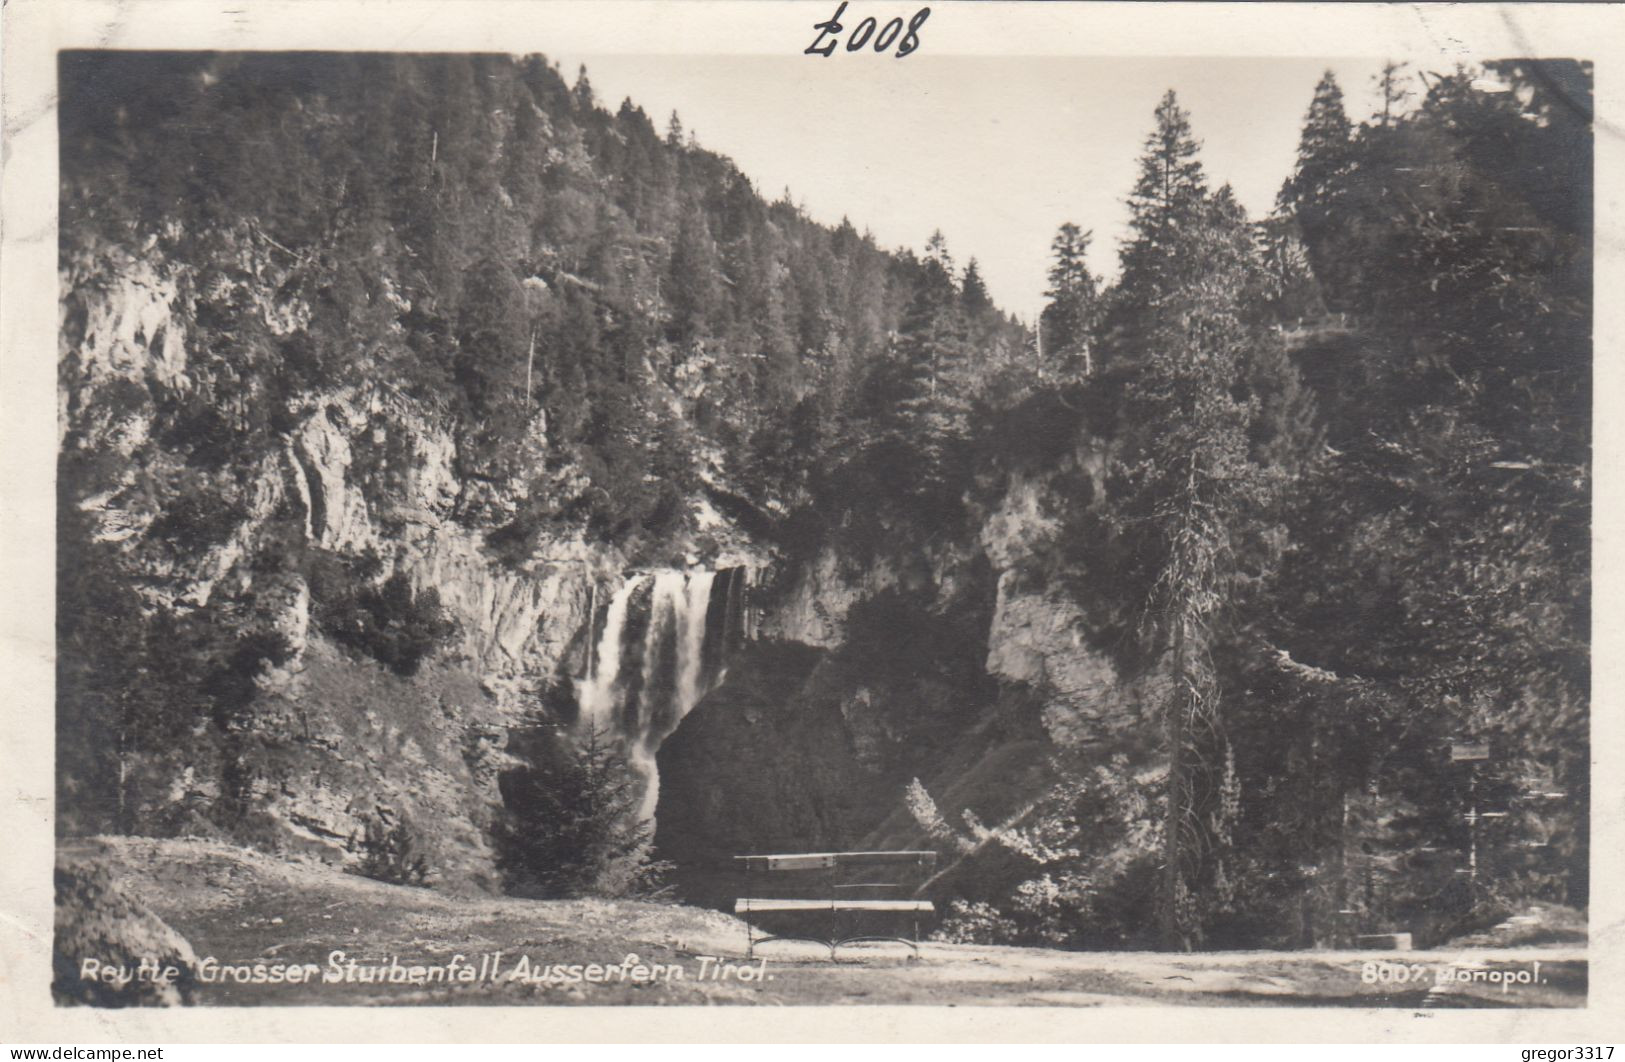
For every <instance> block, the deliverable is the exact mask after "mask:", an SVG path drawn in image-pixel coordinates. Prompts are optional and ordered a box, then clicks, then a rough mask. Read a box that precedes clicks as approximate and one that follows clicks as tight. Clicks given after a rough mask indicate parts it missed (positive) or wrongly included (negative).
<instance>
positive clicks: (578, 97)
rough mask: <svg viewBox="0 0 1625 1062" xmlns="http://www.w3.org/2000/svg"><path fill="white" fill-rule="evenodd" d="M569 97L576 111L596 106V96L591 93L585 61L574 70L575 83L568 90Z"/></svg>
mask: <svg viewBox="0 0 1625 1062" xmlns="http://www.w3.org/2000/svg"><path fill="white" fill-rule="evenodd" d="M570 98H571V100H572V101H573V102H574V103H575V107H576V110H578V111H583V112H586V111H590V110H592V109H593V108H594V107H596V106H598V97H597V96H596V95H595V94H594V93H593V90H592V82H591V81H589V80H588V79H587V64H586V63H582V64H581V68H580V69H579V70H577V71H576V83H575V87H574V88H573V89H571V90H570Z"/></svg>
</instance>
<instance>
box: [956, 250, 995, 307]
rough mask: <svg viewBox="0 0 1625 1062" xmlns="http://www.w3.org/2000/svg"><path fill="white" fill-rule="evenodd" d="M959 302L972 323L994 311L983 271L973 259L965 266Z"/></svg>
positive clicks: (960, 285) (960, 284)
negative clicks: (983, 278) (983, 277)
mask: <svg viewBox="0 0 1625 1062" xmlns="http://www.w3.org/2000/svg"><path fill="white" fill-rule="evenodd" d="M959 302H960V305H962V306H964V307H965V313H966V314H967V315H968V316H969V317H970V319H971V320H972V321H977V320H980V319H981V318H982V317H983V316H984V315H986V314H987V313H989V312H991V311H992V309H993V296H991V295H989V294H988V293H987V284H986V283H985V282H984V281H983V280H982V272H981V269H980V268H979V267H978V266H977V264H976V259H975V258H972V259H971V260H970V261H969V262H968V263H967V264H966V265H965V276H964V278H963V279H962V280H961V281H960V283H959Z"/></svg>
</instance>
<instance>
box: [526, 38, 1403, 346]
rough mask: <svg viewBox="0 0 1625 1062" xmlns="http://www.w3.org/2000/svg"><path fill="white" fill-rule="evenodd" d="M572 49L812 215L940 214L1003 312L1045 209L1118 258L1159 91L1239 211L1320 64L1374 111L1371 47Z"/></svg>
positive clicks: (1022, 307)
mask: <svg viewBox="0 0 1625 1062" xmlns="http://www.w3.org/2000/svg"><path fill="white" fill-rule="evenodd" d="M552 58H556V59H558V61H559V63H560V68H561V70H562V71H563V72H564V73H565V75H566V78H567V79H568V80H571V81H573V80H574V78H575V71H576V68H577V66H578V64H580V63H582V62H585V63H586V64H587V72H588V77H589V78H590V79H591V81H592V84H593V88H594V91H595V92H596V93H597V95H598V98H599V100H600V103H601V104H602V105H604V106H607V107H609V108H610V109H611V110H614V109H615V108H616V107H618V106H619V104H620V101H621V100H622V99H623V98H625V97H628V96H630V97H631V98H632V100H633V102H634V103H637V104H638V105H640V106H642V107H643V109H644V110H645V111H646V112H648V113H649V115H650V117H651V118H653V119H654V121H655V125H656V127H657V128H658V129H660V130H661V131H662V132H664V130H665V128H666V121H667V118H668V116H669V115H670V113H671V111H672V110H673V109H676V110H677V111H678V113H679V114H680V115H681V117H682V120H683V124H684V126H685V127H686V128H688V129H690V130H693V131H694V132H695V133H696V134H697V135H698V137H699V140H700V143H701V144H702V145H704V146H705V147H707V148H710V149H711V150H714V151H718V152H721V153H722V154H724V155H728V156H730V157H731V158H732V159H733V160H734V161H735V162H736V163H738V164H739V167H740V169H742V170H743V171H744V172H745V173H746V174H747V175H749V176H750V178H751V179H752V180H753V181H754V182H755V183H756V186H757V188H758V189H759V190H760V191H761V192H762V193H763V194H764V195H766V196H767V197H768V198H769V199H776V198H778V197H779V195H780V193H781V192H782V191H783V189H784V188H785V187H786V186H788V187H789V188H790V190H791V193H792V195H793V196H794V198H795V200H796V201H797V202H798V203H801V204H802V205H803V206H804V207H805V208H806V210H807V211H808V213H809V214H811V215H812V216H813V217H814V218H816V219H818V220H820V221H824V222H829V223H832V224H833V223H835V222H838V221H839V220H840V219H841V216H842V215H843V214H844V215H846V216H848V217H850V218H851V219H852V223H853V224H854V225H856V226H857V227H858V228H859V229H860V230H862V229H864V228H868V229H870V230H871V231H873V232H874V234H875V237H876V239H877V240H878V241H879V242H880V244H881V246H883V247H887V248H893V247H898V246H908V247H912V248H914V249H916V250H919V249H921V248H923V247H924V245H925V241H926V239H927V238H928V237H929V236H930V234H931V231H932V230H933V229H936V228H940V229H942V231H943V233H944V234H945V235H946V236H947V238H948V246H949V249H950V251H951V252H952V253H953V255H954V258H955V260H956V261H957V262H958V263H959V264H960V265H961V266H963V265H964V263H965V262H966V261H968V260H969V259H970V258H971V257H972V256H974V257H975V258H976V259H977V260H978V262H979V263H980V266H981V269H982V273H983V276H984V277H986V279H987V283H988V287H989V289H990V290H991V291H992V293H993V297H994V298H995V299H996V300H997V301H998V303H999V305H1000V306H1001V307H1003V308H1004V309H1006V310H1008V311H1010V312H1013V313H1015V314H1017V315H1018V316H1020V317H1022V318H1024V319H1025V318H1029V317H1031V315H1032V314H1033V313H1034V312H1036V310H1037V308H1038V306H1039V305H1040V303H1041V301H1042V298H1043V294H1042V293H1043V290H1044V288H1045V286H1046V285H1045V280H1044V273H1045V270H1046V268H1047V266H1048V260H1049V243H1050V240H1051V238H1052V237H1053V236H1054V234H1055V230H1056V228H1057V227H1058V226H1059V225H1060V224H1061V222H1063V221H1075V222H1077V223H1078V224H1079V225H1081V226H1082V227H1083V228H1085V229H1093V230H1094V232H1095V243H1094V247H1093V248H1092V250H1091V257H1090V265H1091V267H1092V268H1093V269H1094V270H1095V272H1096V273H1097V274H1102V275H1112V274H1115V272H1116V268H1117V244H1118V240H1119V239H1120V238H1121V236H1122V235H1123V234H1124V232H1125V231H1126V224H1127V216H1128V214H1127V209H1126V207H1125V206H1124V199H1125V198H1126V197H1127V195H1128V192H1129V190H1130V188H1131V187H1132V186H1133V183H1134V179H1135V174H1136V166H1137V163H1138V160H1139V157H1140V154H1141V151H1142V149H1143V145H1144V141H1145V138H1146V136H1147V135H1148V134H1149V133H1150V132H1151V128H1152V125H1153V118H1152V111H1153V110H1154V108H1155V107H1156V105H1157V101H1158V100H1159V99H1160V98H1161V96H1162V94H1163V92H1165V91H1166V90H1167V89H1169V88H1172V89H1173V90H1174V91H1175V92H1176V93H1178V95H1179V100H1180V103H1181V105H1182V106H1184V107H1185V109H1186V110H1188V111H1189V112H1190V113H1191V125H1192V129H1193V131H1194V132H1195V134H1196V137H1197V139H1198V140H1200V141H1201V142H1202V145H1203V147H1202V154H1201V158H1202V161H1203V164H1204V165H1205V166H1206V168H1207V173H1208V178H1209V180H1210V181H1211V183H1212V184H1213V185H1214V186H1215V187H1217V186H1218V185H1220V184H1222V183H1223V182H1225V181H1229V182H1230V183H1231V184H1232V185H1233V186H1234V188H1235V190H1236V194H1237V196H1238V197H1239V198H1240V200H1241V202H1242V203H1243V204H1244V205H1245V206H1246V207H1247V209H1248V212H1249V213H1250V214H1251V215H1252V216H1254V217H1258V216H1261V215H1262V214H1264V213H1266V212H1267V211H1268V210H1269V209H1270V207H1271V206H1272V204H1273V202H1274V199H1275V193H1276V191H1277V190H1278V189H1279V188H1280V186H1281V182H1282V181H1283V180H1284V179H1285V178H1286V176H1287V174H1288V173H1289V172H1290V170H1291V167H1292V163H1293V160H1294V157H1295V154H1296V151H1297V145H1298V134H1299V131H1300V130H1301V128H1302V125H1303V119H1304V115H1305V113H1306V112H1307V110H1308V108H1309V101H1310V98H1311V97H1312V95H1313V93H1314V87H1315V83H1316V82H1317V81H1318V80H1319V79H1320V75H1321V73H1322V72H1323V71H1324V70H1326V69H1328V68H1330V69H1331V70H1332V71H1333V72H1334V73H1335V74H1336V75H1337V78H1338V82H1339V84H1341V85H1342V87H1343V92H1344V96H1345V103H1346V105H1347V106H1348V109H1349V115H1350V118H1351V119H1353V120H1355V121H1359V120H1360V119H1362V118H1364V117H1367V116H1368V115H1369V114H1370V113H1371V112H1372V111H1373V110H1374V109H1375V106H1376V104H1375V99H1374V94H1373V91H1372V90H1373V87H1374V86H1373V84H1372V81H1371V78H1372V75H1373V74H1374V73H1376V71H1377V70H1378V69H1379V68H1380V67H1381V62H1382V61H1381V59H1380V58H1373V59H1370V60H1349V59H1338V60H1334V61H1330V62H1327V61H1324V60H1317V59H1297V58H1293V59H1240V58H1220V59H1194V60H1193V59H1145V58H1132V59H1131V58H1054V57H1011V58H1005V57H976V56H931V55H929V54H925V53H920V54H915V55H912V56H909V57H908V58H906V59H902V60H897V59H890V58H887V59H884V60H882V59H881V57H878V56H861V57H860V56H853V57H851V58H852V59H860V58H861V59H867V60H869V61H862V62H859V61H848V62H842V61H841V60H842V59H843V58H846V57H845V56H842V55H837V56H836V57H834V58H833V59H830V60H827V61H826V60H823V59H816V58H812V57H804V56H800V55H794V56H784V57H778V56H735V55H704V56H672V55H661V56H653V55H646V56H626V55H569V54H558V55H555V56H552Z"/></svg>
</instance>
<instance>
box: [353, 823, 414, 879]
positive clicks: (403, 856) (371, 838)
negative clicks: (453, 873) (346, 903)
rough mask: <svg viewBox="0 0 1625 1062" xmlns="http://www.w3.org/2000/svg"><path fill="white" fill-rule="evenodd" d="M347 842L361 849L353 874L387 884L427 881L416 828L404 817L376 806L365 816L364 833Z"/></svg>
mask: <svg viewBox="0 0 1625 1062" xmlns="http://www.w3.org/2000/svg"><path fill="white" fill-rule="evenodd" d="M351 845H352V847H359V848H360V850H361V862H360V863H358V864H357V865H356V867H355V870H354V873H357V874H360V875H361V876H362V877H366V878H372V879H373V880H375V881H384V882H388V883H389V884H391V885H415V886H421V885H425V884H427V883H428V880H429V875H430V873H431V870H430V866H429V859H428V857H427V856H426V855H424V854H423V851H422V844H421V842H420V840H419V838H418V832H417V830H415V829H413V827H412V824H411V823H410V822H409V821H408V820H407V819H406V818H405V817H404V816H398V815H396V814H395V813H393V812H391V811H389V810H388V809H386V808H379V809H378V812H377V814H375V815H369V816H367V817H366V819H365V826H364V832H363V833H362V835H361V837H360V838H359V839H355V838H352V840H351Z"/></svg>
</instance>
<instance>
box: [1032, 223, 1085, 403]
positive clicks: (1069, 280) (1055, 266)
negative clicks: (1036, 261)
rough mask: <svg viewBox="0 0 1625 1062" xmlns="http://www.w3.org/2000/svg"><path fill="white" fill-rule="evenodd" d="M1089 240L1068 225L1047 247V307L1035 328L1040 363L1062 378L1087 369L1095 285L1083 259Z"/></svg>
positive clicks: (1076, 228)
mask: <svg viewBox="0 0 1625 1062" xmlns="http://www.w3.org/2000/svg"><path fill="white" fill-rule="evenodd" d="M1093 236H1094V233H1092V232H1083V231H1082V230H1080V229H1079V228H1078V226H1076V225H1074V224H1073V223H1072V222H1070V221H1068V222H1066V223H1064V224H1063V225H1062V226H1061V228H1060V231H1058V232H1057V233H1056V234H1055V240H1054V241H1053V242H1052V243H1051V244H1050V252H1051V253H1052V254H1053V255H1054V256H1055V257H1054V261H1053V262H1051V264H1050V268H1049V288H1048V289H1047V290H1046V291H1045V292H1044V294H1045V296H1047V297H1048V299H1049V303H1048V304H1047V305H1046V306H1045V307H1044V310H1043V313H1042V315H1041V316H1040V318H1039V326H1040V327H1041V328H1042V329H1043V333H1044V334H1043V341H1044V342H1043V353H1044V360H1045V362H1046V363H1048V364H1049V365H1053V366H1056V367H1058V368H1059V370H1060V371H1061V372H1062V373H1063V374H1085V373H1087V372H1088V369H1089V330H1090V327H1091V324H1092V319H1093V316H1094V311H1095V298H1096V283H1095V277H1094V274H1093V273H1091V272H1090V271H1089V263H1088V260H1087V255H1088V251H1089V241H1090V240H1091V239H1092V238H1093ZM1041 368H1042V367H1041Z"/></svg>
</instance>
